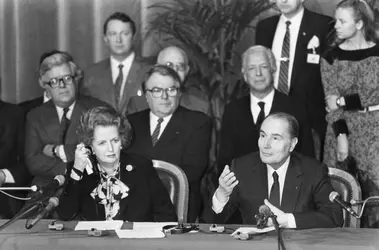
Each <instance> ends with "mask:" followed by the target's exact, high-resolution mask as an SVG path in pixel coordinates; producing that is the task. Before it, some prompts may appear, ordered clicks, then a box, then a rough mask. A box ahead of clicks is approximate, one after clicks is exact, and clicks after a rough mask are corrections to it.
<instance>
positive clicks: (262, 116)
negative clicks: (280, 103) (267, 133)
mask: <svg viewBox="0 0 379 250" xmlns="http://www.w3.org/2000/svg"><path fill="white" fill-rule="evenodd" d="M258 105H259V107H260V108H261V111H260V112H259V114H258V118H257V127H260V126H261V124H262V122H263V120H264V119H265V117H266V115H265V103H264V102H258Z"/></svg>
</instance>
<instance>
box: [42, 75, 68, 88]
mask: <svg viewBox="0 0 379 250" xmlns="http://www.w3.org/2000/svg"><path fill="white" fill-rule="evenodd" d="M61 82H63V83H64V86H66V85H70V84H72V83H73V82H74V77H73V76H72V75H65V76H62V77H55V78H51V79H50V80H49V81H47V82H45V83H46V84H49V86H50V87H52V88H57V87H58V86H60V83H61ZM64 86H63V87H64Z"/></svg>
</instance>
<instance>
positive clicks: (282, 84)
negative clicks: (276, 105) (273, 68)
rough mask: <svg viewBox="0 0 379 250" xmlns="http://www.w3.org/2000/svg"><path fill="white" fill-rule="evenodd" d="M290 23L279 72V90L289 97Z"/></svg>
mask: <svg viewBox="0 0 379 250" xmlns="http://www.w3.org/2000/svg"><path fill="white" fill-rule="evenodd" d="M290 25H291V22H290V21H287V22H286V34H285V35H284V40H283V45H282V55H281V58H280V71H279V83H278V90H279V91H280V92H282V93H283V94H285V95H288V92H289V90H288V70H289V63H290V41H291V39H290V29H289V26H290Z"/></svg>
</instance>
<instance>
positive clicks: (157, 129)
mask: <svg viewBox="0 0 379 250" xmlns="http://www.w3.org/2000/svg"><path fill="white" fill-rule="evenodd" d="M162 122H163V118H159V119H158V124H157V126H156V127H155V129H154V132H153V134H152V135H151V142H152V143H153V147H154V146H155V144H157V142H158V137H159V132H160V131H161V123H162Z"/></svg>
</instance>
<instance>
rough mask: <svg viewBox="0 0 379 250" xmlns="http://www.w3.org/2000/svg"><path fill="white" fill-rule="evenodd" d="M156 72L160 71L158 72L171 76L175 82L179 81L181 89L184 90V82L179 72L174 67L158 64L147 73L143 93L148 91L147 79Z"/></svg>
mask: <svg viewBox="0 0 379 250" xmlns="http://www.w3.org/2000/svg"><path fill="white" fill-rule="evenodd" d="M154 73H158V74H160V75H162V76H169V77H171V78H172V79H173V80H174V81H175V82H178V83H179V86H180V91H182V89H183V84H182V81H181V80H180V76H179V75H178V73H176V71H175V70H173V69H172V68H170V67H168V66H166V65H161V64H156V65H154V66H153V67H152V68H151V69H150V70H149V72H147V74H146V75H145V78H144V81H143V82H142V91H143V93H146V82H147V80H149V78H150V77H151V75H152V74H154Z"/></svg>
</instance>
